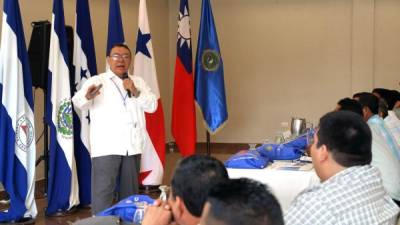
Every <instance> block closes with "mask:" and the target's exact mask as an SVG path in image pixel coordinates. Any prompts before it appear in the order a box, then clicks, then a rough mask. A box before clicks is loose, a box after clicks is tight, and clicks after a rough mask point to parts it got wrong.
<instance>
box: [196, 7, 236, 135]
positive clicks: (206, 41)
mask: <svg viewBox="0 0 400 225" xmlns="http://www.w3.org/2000/svg"><path fill="white" fill-rule="evenodd" d="M197 43H198V44H197V53H196V64H195V99H196V102H197V104H198V106H199V107H200V111H201V112H202V115H203V120H204V122H205V124H206V126H207V129H208V131H209V132H210V133H211V134H215V133H216V132H217V131H218V130H219V129H220V128H221V127H222V125H223V124H224V123H225V122H226V121H227V120H228V110H227V107H226V97H225V84H224V66H223V63H222V58H221V53H220V49H219V44H218V37H217V30H216V28H215V24H214V17H213V13H212V9H211V5H210V0H203V2H202V6H201V20H200V29H199V38H198V42H197Z"/></svg>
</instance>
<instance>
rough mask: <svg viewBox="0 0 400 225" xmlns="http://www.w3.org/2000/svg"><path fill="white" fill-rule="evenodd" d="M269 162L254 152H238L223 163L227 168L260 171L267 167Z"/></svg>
mask: <svg viewBox="0 0 400 225" xmlns="http://www.w3.org/2000/svg"><path fill="white" fill-rule="evenodd" d="M269 162H270V160H269V159H268V158H267V157H262V156H261V155H260V153H259V152H258V151H256V150H244V151H240V152H238V153H236V154H234V155H233V156H231V157H230V158H229V159H228V160H226V161H225V166H226V167H227V168H242V169H262V168H264V167H266V166H267V165H268V163H269Z"/></svg>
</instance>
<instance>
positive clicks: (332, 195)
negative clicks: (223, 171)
mask: <svg viewBox="0 0 400 225" xmlns="http://www.w3.org/2000/svg"><path fill="white" fill-rule="evenodd" d="M371 142H372V134H371V130H370V129H369V128H368V125H367V124H366V123H365V122H364V121H363V119H362V118H361V117H360V116H359V115H356V114H355V113H353V112H348V111H338V112H331V113H328V114H326V115H324V116H323V117H322V118H321V119H320V121H319V128H318V130H317V132H316V133H315V134H314V143H313V144H312V146H311V152H312V154H311V156H312V161H313V165H314V168H315V171H316V173H317V175H318V177H319V178H320V180H321V184H319V185H317V186H315V187H312V188H309V189H306V190H305V191H303V192H302V193H301V194H299V195H298V196H297V197H296V199H295V200H294V201H293V202H292V204H291V206H290V208H289V210H288V212H287V213H286V215H285V222H286V224H288V225H296V224H299V225H300V224H301V225H307V224H310V225H318V224H321V225H329V224H346V225H352V224H360V225H361V224H371V225H372V224H374V225H380V224H395V222H396V219H397V215H398V213H399V208H398V207H397V205H396V204H395V203H394V202H393V200H392V199H391V197H390V196H389V195H388V194H387V192H386V191H385V189H384V187H383V186H382V180H381V176H380V174H379V170H378V169H377V168H375V167H373V166H371V165H369V164H370V162H371V159H372V152H371Z"/></svg>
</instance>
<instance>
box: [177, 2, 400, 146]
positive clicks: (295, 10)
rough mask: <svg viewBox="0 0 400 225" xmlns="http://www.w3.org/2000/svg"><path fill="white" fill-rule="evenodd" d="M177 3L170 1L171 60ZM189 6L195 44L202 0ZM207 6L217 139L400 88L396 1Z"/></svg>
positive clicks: (252, 137) (267, 130) (255, 134)
mask: <svg viewBox="0 0 400 225" xmlns="http://www.w3.org/2000/svg"><path fill="white" fill-rule="evenodd" d="M178 4H179V1H178V0H170V27H171V29H170V40H171V41H170V63H171V64H172V63H173V60H174V54H175V36H176V33H175V30H174V29H173V28H174V27H176V11H177V8H178ZM190 4H191V5H190V10H191V16H192V17H191V19H192V28H193V29H192V34H193V35H192V37H194V41H193V42H194V46H196V44H197V43H196V42H197V33H198V26H199V18H200V15H199V14H200V8H201V1H191V2H190ZM212 5H213V12H214V17H215V20H216V25H217V30H218V34H219V41H220V45H221V46H220V47H221V51H222V57H223V60H224V66H225V84H226V95H227V102H228V111H229V122H228V123H227V124H226V127H225V128H224V129H222V130H221V131H220V132H219V133H218V134H217V135H215V136H214V137H212V140H213V141H215V142H260V141H262V140H263V139H264V138H266V137H269V136H273V135H274V133H275V132H276V131H277V130H279V127H280V122H282V121H290V118H291V117H292V116H301V117H305V118H307V119H308V120H310V121H312V122H313V123H314V124H315V123H317V121H318V118H319V117H320V116H321V115H323V114H324V113H326V112H327V111H329V110H331V109H333V108H334V107H335V105H336V102H337V100H339V99H340V98H342V97H345V96H350V95H352V94H353V93H354V92H358V91H368V90H371V89H372V88H373V87H378V86H379V87H386V88H396V89H399V86H398V82H399V80H400V79H399V75H398V72H399V71H400V49H399V48H400V42H399V40H398V36H399V35H400V22H399V21H400V18H399V17H400V14H399V13H398V12H399V11H400V2H399V1H395V0H392V1H390V0H376V1H374V0H353V1H351V0H250V1H243V0H214V1H212ZM194 53H195V51H194ZM170 71H171V73H172V71H173V69H172V67H171V68H170ZM172 82H173V81H172V80H170V88H171V87H172ZM197 115H199V114H197ZM197 124H198V133H199V134H198V141H204V140H205V135H204V133H205V132H204V127H203V126H202V123H201V122H200V118H198V123H197Z"/></svg>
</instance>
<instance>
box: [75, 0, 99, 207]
mask: <svg viewBox="0 0 400 225" xmlns="http://www.w3.org/2000/svg"><path fill="white" fill-rule="evenodd" d="M73 64H74V68H75V80H74V93H76V92H77V91H78V90H79V89H81V87H82V85H83V83H84V82H85V81H86V80H87V79H88V78H90V77H91V76H92V75H96V74H97V69H96V67H97V66H96V53H95V49H94V42H93V32H92V22H91V19H90V10H89V3H88V0H77V1H76V19H75V34H74V58H73ZM89 146H90V145H89V111H88V110H80V109H78V108H74V147H75V159H76V167H77V173H78V183H79V201H80V204H81V205H89V204H90V202H91V184H90V177H91V161H90V149H89Z"/></svg>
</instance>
